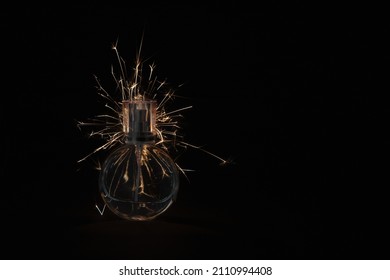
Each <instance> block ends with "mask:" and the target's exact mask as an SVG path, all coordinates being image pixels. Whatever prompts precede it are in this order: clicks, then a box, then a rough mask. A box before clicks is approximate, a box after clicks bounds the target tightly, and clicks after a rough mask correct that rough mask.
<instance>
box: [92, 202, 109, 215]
mask: <svg viewBox="0 0 390 280" xmlns="http://www.w3.org/2000/svg"><path fill="white" fill-rule="evenodd" d="M106 206H107V204H104V205H103V208H102V210H100V208H99V206H97V204H95V207H96V209H97V210H98V211H99V213H100V216H103V214H104V210H106Z"/></svg>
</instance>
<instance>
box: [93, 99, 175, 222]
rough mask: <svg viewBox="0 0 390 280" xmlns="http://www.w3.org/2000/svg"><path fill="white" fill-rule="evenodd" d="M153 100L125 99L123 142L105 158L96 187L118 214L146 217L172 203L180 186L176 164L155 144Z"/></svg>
mask: <svg viewBox="0 0 390 280" xmlns="http://www.w3.org/2000/svg"><path fill="white" fill-rule="evenodd" d="M156 106H157V104H156V101H154V100H124V101H123V102H122V125H123V132H124V135H125V141H124V144H123V145H122V146H121V147H119V148H117V149H116V150H114V151H113V152H112V153H111V154H110V155H109V156H108V157H107V159H106V160H105V162H104V163H103V166H102V170H101V173H100V177H99V190H100V193H101V196H102V198H103V200H104V202H105V203H106V205H107V207H108V208H109V209H110V210H111V211H112V212H113V213H115V214H116V215H117V216H119V217H121V218H124V219H127V220H133V221H147V220H151V219H154V218H155V217H157V216H158V215H160V214H162V213H163V212H164V211H165V210H167V209H168V208H169V206H170V205H171V204H172V203H173V201H174V200H175V198H176V196H177V192H178V187H179V172H178V168H177V166H176V164H175V162H174V161H173V159H172V158H171V157H170V156H169V154H168V153H167V152H166V151H165V150H163V149H162V148H160V147H158V146H156V145H155V144H156V127H155V126H156Z"/></svg>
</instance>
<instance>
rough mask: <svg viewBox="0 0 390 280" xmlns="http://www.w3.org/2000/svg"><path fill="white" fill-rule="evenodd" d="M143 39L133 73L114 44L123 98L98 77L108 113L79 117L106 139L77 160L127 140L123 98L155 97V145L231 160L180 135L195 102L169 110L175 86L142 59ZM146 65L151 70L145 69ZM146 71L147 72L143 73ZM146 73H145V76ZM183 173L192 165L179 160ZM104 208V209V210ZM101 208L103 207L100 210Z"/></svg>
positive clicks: (116, 76)
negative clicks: (186, 167) (186, 115)
mask: <svg viewBox="0 0 390 280" xmlns="http://www.w3.org/2000/svg"><path fill="white" fill-rule="evenodd" d="M142 43H143V40H141V43H140V47H139V49H138V51H137V54H136V60H135V62H134V67H133V68H132V71H131V74H130V75H129V71H128V69H127V65H126V64H127V63H126V61H125V60H124V59H123V58H122V57H121V56H120V55H119V51H118V47H117V46H118V40H117V41H116V42H115V43H114V44H113V45H112V50H113V51H114V52H115V57H116V60H117V64H118V68H119V74H117V73H116V72H115V69H114V66H111V75H112V77H113V79H114V81H115V85H116V91H119V97H120V99H119V100H117V99H115V98H114V95H112V94H110V93H109V92H108V91H107V90H106V89H104V87H103V86H102V84H101V83H100V81H99V79H98V78H97V77H96V76H94V77H95V81H96V83H97V86H96V88H97V93H98V95H99V96H100V97H101V98H103V99H104V100H105V101H106V102H107V103H106V104H105V108H107V110H108V113H105V114H99V115H96V116H95V117H93V118H90V119H88V120H87V121H85V122H83V121H79V122H78V124H77V126H78V128H79V129H80V130H81V129H82V127H89V128H93V130H92V131H91V132H90V133H89V137H96V136H97V137H99V138H101V139H103V140H104V143H103V144H102V145H101V146H99V147H97V148H96V149H94V150H93V151H92V152H91V153H89V154H87V155H86V156H85V157H83V158H81V159H80V160H79V161H78V162H79V163H80V162H83V161H85V160H86V159H88V158H89V157H91V156H92V155H94V154H96V153H98V152H100V151H102V150H107V149H111V148H114V147H116V146H118V145H121V144H124V143H125V139H126V135H125V132H123V119H124V118H123V112H122V103H123V102H124V101H129V100H130V101H135V100H156V101H157V112H156V124H155V131H156V138H157V139H156V145H158V146H160V147H161V148H163V149H164V150H166V151H168V150H170V149H172V148H174V149H175V150H177V147H181V148H194V149H198V150H200V151H203V152H205V153H206V154H208V155H210V156H212V157H214V158H215V159H217V160H219V161H220V163H221V165H225V164H227V163H229V160H225V159H223V158H222V157H220V156H217V155H216V154H214V153H211V152H209V151H207V150H205V149H204V148H202V147H200V146H196V145H193V144H189V143H187V142H184V141H183V136H181V135H180V133H179V130H180V119H181V118H183V116H182V114H181V112H183V111H186V110H189V109H191V108H192V106H186V107H182V108H178V109H174V110H172V111H167V109H166V106H167V104H168V103H169V102H171V101H173V100H174V98H175V97H177V96H176V95H175V90H174V89H173V88H171V87H169V85H168V83H167V81H166V80H159V79H158V78H157V76H156V75H155V69H156V65H155V64H154V63H151V64H149V65H147V66H146V65H145V61H142V60H141V48H142ZM144 69H146V71H147V72H148V73H143V72H144ZM144 74H145V75H144ZM144 76H145V77H146V78H145V79H144ZM176 165H177V167H178V169H179V170H180V172H181V173H183V174H184V175H185V176H186V174H185V173H186V172H187V171H192V170H189V169H183V168H181V167H180V166H178V164H177V163H176ZM103 211H104V210H103ZM99 212H100V210H99Z"/></svg>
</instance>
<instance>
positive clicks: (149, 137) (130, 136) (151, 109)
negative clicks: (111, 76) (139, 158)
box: [122, 100, 157, 145]
mask: <svg viewBox="0 0 390 280" xmlns="http://www.w3.org/2000/svg"><path fill="white" fill-rule="evenodd" d="M156 107H157V106H156V101H154V100H124V101H123V102H122V124H123V132H124V134H125V135H126V143H127V144H132V145H143V144H153V143H155V142H156V128H155V126H156V110H157V109H156Z"/></svg>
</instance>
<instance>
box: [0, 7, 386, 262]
mask: <svg viewBox="0 0 390 280" xmlns="http://www.w3.org/2000/svg"><path fill="white" fill-rule="evenodd" d="M183 3H184V2H183ZM186 3H187V2H186ZM382 12H384V10H382V9H381V8H380V7H375V8H374V7H369V6H364V7H359V6H354V7H342V6H338V7H317V6H308V5H302V4H297V3H294V4H289V5H282V4H279V5H262V4H260V6H259V7H256V8H255V7H251V6H246V5H244V4H243V3H242V2H241V1H237V2H236V1H227V2H226V1H220V2H218V1H211V2H209V3H208V4H201V3H196V2H192V3H191V2H188V3H187V4H177V3H173V2H171V3H168V4H164V5H163V4H152V3H146V4H135V5H133V6H128V7H119V6H118V7H114V6H110V5H106V6H95V5H94V6H87V5H85V6H83V5H80V6H74V7H59V6H58V7H57V6H54V5H53V6H35V5H34V6H33V5H29V6H20V7H14V8H7V9H2V11H1V12H0V15H1V30H2V51H1V54H2V60H1V63H2V66H1V67H2V73H3V74H2V90H1V98H2V101H1V103H0V104H1V132H2V137H1V147H2V149H1V169H0V172H1V176H2V179H1V182H2V183H1V195H2V196H1V203H0V210H1V214H0V215H1V217H2V220H1V223H2V226H1V236H2V240H3V243H4V244H5V245H6V246H5V247H3V248H2V249H1V250H0V258H2V259H26V258H27V259H166V258H168V259H214V258H216V259H252V258H253V259H381V258H385V259H388V254H387V252H388V248H389V246H388V245H389V244H388V236H389V235H388V231H387V230H386V229H385V226H386V224H387V223H388V215H389V208H388V199H387V197H388V196H386V195H385V191H386V189H387V188H388V179H387V178H386V176H385V175H386V174H387V173H388V171H387V168H385V166H388V164H387V158H388V157H387V156H386V153H385V152H386V150H387V148H385V147H386V145H385V143H386V142H385V141H387V140H386V139H388V138H385V132H386V130H387V127H388V124H387V122H386V121H385V120H386V119H385V115H387V114H385V113H386V112H387V111H388V109H387V103H386V102H385V97H386V95H388V92H389V86H388V83H387V81H388V74H389V73H388V72H389V71H388V61H389V55H388V49H389V48H388V47H389V45H388V43H387V41H386V37H388V31H389V22H388V19H387V16H384V15H382ZM142 32H144V44H143V49H142V53H143V54H144V56H145V57H151V58H152V59H153V60H154V61H155V62H156V65H157V74H158V76H159V77H161V78H165V77H166V78H167V80H168V81H169V82H171V83H172V84H173V85H178V84H181V83H184V85H183V86H182V87H181V88H180V90H179V91H178V92H177V93H178V95H180V96H184V97H185V98H184V99H178V100H177V103H176V104H177V107H181V106H187V105H193V106H194V108H193V109H192V110H190V111H187V112H185V119H184V122H183V132H184V133H185V139H186V140H188V142H190V143H193V144H195V145H205V148H206V149H207V150H209V151H212V152H214V153H216V154H217V155H220V156H222V157H225V158H229V157H231V158H232V159H233V161H234V164H231V165H227V166H223V167H221V166H219V165H218V161H217V160H215V159H214V158H212V157H209V156H208V155H207V154H204V153H202V152H200V151H197V150H188V151H187V152H186V153H185V155H183V156H182V157H181V158H180V162H179V163H180V165H181V166H182V167H183V168H189V169H195V170H196V172H191V173H189V174H188V177H189V181H187V180H186V179H185V178H181V181H182V184H181V186H180V192H179V197H178V200H177V202H176V203H175V204H173V205H172V207H171V208H170V209H169V210H168V211H167V212H166V213H164V214H163V215H162V216H160V217H159V218H157V219H156V220H155V221H151V222H145V223H140V222H128V221H124V220H120V219H119V218H116V217H114V216H113V214H111V213H110V212H108V211H106V212H105V214H104V215H103V216H100V214H99V213H98V211H97V210H96V208H95V204H96V203H97V204H98V205H100V207H102V205H101V204H100V203H101V201H100V199H99V197H98V194H97V176H98V173H97V172H96V171H94V170H93V164H92V162H87V163H85V164H81V165H79V164H77V160H79V159H80V158H81V157H83V156H84V155H85V154H87V153H89V152H90V151H91V150H92V149H94V148H95V147H96V146H97V145H98V143H99V142H98V141H97V140H92V139H87V138H86V137H85V134H83V133H82V132H80V131H79V130H78V129H77V127H76V120H84V119H86V118H88V117H91V116H94V115H96V114H98V113H100V111H99V110H100V108H102V102H101V100H99V98H98V96H97V94H96V89H95V86H96V83H95V80H94V78H93V75H97V76H98V77H99V78H100V79H101V81H102V83H103V86H105V85H107V87H108V89H111V88H110V87H112V85H113V84H112V79H111V77H110V65H111V64H115V63H116V61H115V57H114V55H113V52H112V50H111V49H110V47H111V44H112V43H114V42H115V41H116V40H117V39H118V38H119V40H118V49H119V51H120V54H121V55H122V56H123V57H124V58H125V59H126V60H127V61H133V59H134V58H135V53H136V50H137V47H138V45H139V41H140V38H141V36H142ZM387 142H388V141H387ZM101 158H103V155H101Z"/></svg>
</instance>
